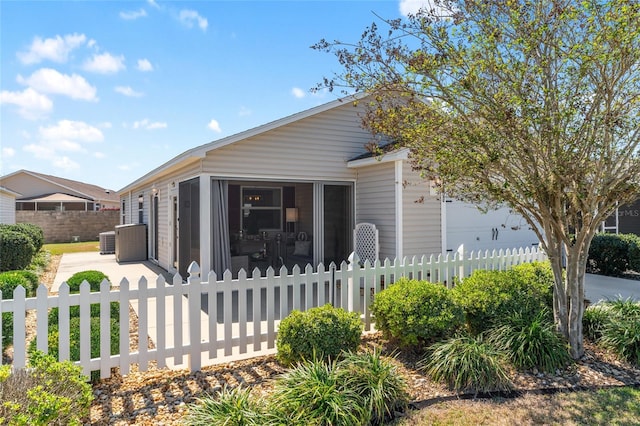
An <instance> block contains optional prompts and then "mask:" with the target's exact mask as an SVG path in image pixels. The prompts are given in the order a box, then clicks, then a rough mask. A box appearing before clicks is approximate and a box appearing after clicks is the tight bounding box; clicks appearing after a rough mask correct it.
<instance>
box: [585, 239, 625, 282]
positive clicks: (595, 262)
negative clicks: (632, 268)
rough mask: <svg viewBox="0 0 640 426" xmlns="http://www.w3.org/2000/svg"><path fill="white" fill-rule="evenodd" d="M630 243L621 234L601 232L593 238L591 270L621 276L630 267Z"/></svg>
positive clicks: (590, 255)
mask: <svg viewBox="0 0 640 426" xmlns="http://www.w3.org/2000/svg"><path fill="white" fill-rule="evenodd" d="M628 252H629V244H628V242H627V240H626V239H625V238H624V237H622V236H621V235H617V234H608V233H600V234H596V235H595V236H594V237H593V240H591V246H590V247H589V259H588V266H589V270H590V271H592V272H595V273H598V274H602V275H608V276H620V275H622V274H623V273H624V272H625V271H626V270H627V269H628V268H629V257H628V255H629V254H628Z"/></svg>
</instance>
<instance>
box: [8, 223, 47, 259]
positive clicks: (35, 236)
mask: <svg viewBox="0 0 640 426" xmlns="http://www.w3.org/2000/svg"><path fill="white" fill-rule="evenodd" d="M10 226H11V229H13V230H14V231H18V232H22V233H23V234H25V235H27V236H28V237H29V239H30V240H31V243H32V244H33V247H34V249H35V252H36V253H37V252H39V251H40V250H41V249H42V246H43V245H44V231H43V230H42V228H41V227H39V226H38V225H34V224H33V223H16V224H14V225H10Z"/></svg>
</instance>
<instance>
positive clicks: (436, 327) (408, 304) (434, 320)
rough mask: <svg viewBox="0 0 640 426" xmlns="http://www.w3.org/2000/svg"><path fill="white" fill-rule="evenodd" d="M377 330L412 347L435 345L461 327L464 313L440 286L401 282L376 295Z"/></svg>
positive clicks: (401, 343)
mask: <svg viewBox="0 0 640 426" xmlns="http://www.w3.org/2000/svg"><path fill="white" fill-rule="evenodd" d="M371 311H372V312H373V315H374V317H375V322H376V329H378V330H380V331H382V332H383V334H384V335H385V336H386V337H387V338H393V339H395V340H397V341H398V343H399V344H400V345H402V346H405V347H409V346H415V345H421V344H425V343H430V342H433V341H435V340H437V339H440V338H442V337H444V336H447V335H450V334H451V333H453V332H454V331H455V330H456V329H457V328H458V327H460V325H462V321H463V315H462V310H461V309H460V307H459V306H457V305H456V304H455V302H454V300H453V298H452V297H451V293H450V291H449V290H448V289H447V288H446V287H445V286H443V285H442V284H438V283H430V282H428V281H418V280H410V279H407V278H401V279H399V280H398V281H397V282H395V283H394V284H391V285H390V286H389V287H387V288H386V289H384V290H382V291H381V292H380V293H378V294H376V296H375V299H374V301H373V304H372V305H371Z"/></svg>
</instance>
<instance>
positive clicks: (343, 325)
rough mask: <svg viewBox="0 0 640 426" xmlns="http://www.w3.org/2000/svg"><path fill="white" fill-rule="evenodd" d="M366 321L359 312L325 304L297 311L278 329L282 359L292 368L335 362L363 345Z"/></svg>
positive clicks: (279, 354)
mask: <svg viewBox="0 0 640 426" xmlns="http://www.w3.org/2000/svg"><path fill="white" fill-rule="evenodd" d="M361 335H362V322H361V321H360V317H359V315H358V314H357V313H353V312H347V311H345V310H344V309H341V308H334V307H333V306H331V305H328V304H327V305H325V306H321V307H317V308H311V309H309V310H308V311H306V312H300V311H293V312H291V314H289V315H288V316H287V317H286V318H284V319H283V320H282V321H281V322H280V326H279V327H278V338H277V343H276V344H277V348H278V355H277V357H278V360H279V361H280V362H281V363H283V364H284V365H291V364H294V363H296V362H300V361H302V360H309V359H314V358H319V359H322V360H326V359H335V358H336V357H337V356H338V355H340V353H341V352H342V351H343V350H344V351H353V350H355V349H356V348H357V347H358V345H359V344H360V339H361Z"/></svg>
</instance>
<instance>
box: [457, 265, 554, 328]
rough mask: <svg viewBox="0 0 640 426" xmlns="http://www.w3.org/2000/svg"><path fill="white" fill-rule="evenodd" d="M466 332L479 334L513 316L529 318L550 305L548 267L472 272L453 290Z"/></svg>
mask: <svg viewBox="0 0 640 426" xmlns="http://www.w3.org/2000/svg"><path fill="white" fill-rule="evenodd" d="M452 293H453V297H454V300H455V301H456V302H457V303H458V304H459V305H460V306H461V307H462V308H463V310H464V312H465V319H466V322H467V326H468V328H469V331H471V333H473V334H480V333H482V332H484V331H487V330H489V329H490V328H493V327H495V326H498V325H500V321H501V320H502V319H503V318H507V317H508V316H510V315H511V314H512V313H514V312H519V313H520V314H522V315H523V316H524V317H529V318H533V317H535V316H536V315H537V314H538V312H540V311H541V310H542V309H545V308H550V307H551V303H552V301H553V273H552V272H551V267H550V266H549V264H548V263H534V264H530V265H528V264H522V265H518V266H517V267H514V268H512V269H509V270H506V271H486V270H476V271H474V272H473V273H472V274H471V275H470V276H469V277H467V278H465V279H464V280H463V281H462V282H460V283H458V284H457V285H456V286H455V287H454V288H453V291H452Z"/></svg>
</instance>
